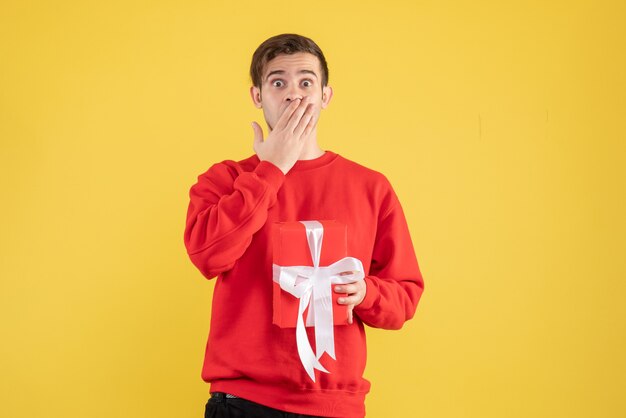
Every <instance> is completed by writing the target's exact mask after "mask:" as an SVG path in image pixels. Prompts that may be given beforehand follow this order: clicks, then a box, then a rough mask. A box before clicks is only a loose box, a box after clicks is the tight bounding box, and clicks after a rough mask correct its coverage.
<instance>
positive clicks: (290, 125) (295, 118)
mask: <svg viewBox="0 0 626 418" xmlns="http://www.w3.org/2000/svg"><path fill="white" fill-rule="evenodd" d="M309 103H310V102H309V98H308V97H305V98H304V99H302V102H300V105H299V106H298V108H297V109H296V110H295V111H294V112H293V113H292V114H291V117H290V118H289V122H287V126H286V127H285V128H286V129H289V131H291V132H294V131H295V130H296V126H297V125H298V123H300V119H302V115H303V114H304V112H305V111H306V110H307V108H308V107H309Z"/></svg>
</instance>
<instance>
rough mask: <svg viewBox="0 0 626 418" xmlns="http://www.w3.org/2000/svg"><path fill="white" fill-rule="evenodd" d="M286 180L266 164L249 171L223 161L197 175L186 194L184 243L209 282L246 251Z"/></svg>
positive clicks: (264, 162)
mask: <svg viewBox="0 0 626 418" xmlns="http://www.w3.org/2000/svg"><path fill="white" fill-rule="evenodd" d="M284 179H285V175H284V173H283V172H282V171H281V170H280V169H279V168H278V167H277V166H275V165H274V164H272V163H270V162H268V161H261V162H259V164H258V165H257V166H256V168H255V169H254V171H250V172H245V171H244V172H241V171H240V169H239V167H238V166H236V163H234V162H229V161H224V162H222V163H218V164H214V165H213V166H212V167H211V168H209V170H208V171H207V172H206V173H203V174H201V175H200V176H198V181H197V183H195V184H194V185H193V186H191V189H190V190H189V198H190V201H189V207H188V210H187V220H186V224H185V233H184V242H185V247H186V249H187V254H188V255H189V258H190V259H191V261H192V263H193V264H194V265H195V266H196V267H197V268H198V269H199V270H200V272H202V274H203V275H204V276H205V277H206V278H207V279H211V278H213V277H215V276H217V275H218V274H219V273H221V272H224V271H227V270H230V269H231V268H232V267H233V266H234V265H235V262H236V261H237V260H238V259H239V258H241V256H242V255H243V254H244V253H245V251H246V249H247V248H248V246H249V245H250V243H251V242H252V236H253V235H254V233H255V232H257V231H258V230H259V229H261V227H262V226H263V225H264V224H265V222H266V220H267V214H268V209H269V208H271V207H272V206H273V205H274V204H275V203H276V199H277V193H278V190H279V189H280V187H281V186H282V184H283V182H284Z"/></svg>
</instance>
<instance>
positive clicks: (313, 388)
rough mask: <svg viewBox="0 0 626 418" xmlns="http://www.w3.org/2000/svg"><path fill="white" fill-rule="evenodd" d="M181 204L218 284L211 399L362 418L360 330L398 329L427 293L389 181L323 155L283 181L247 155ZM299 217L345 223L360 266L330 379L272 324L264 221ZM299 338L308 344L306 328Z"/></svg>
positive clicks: (217, 167)
mask: <svg viewBox="0 0 626 418" xmlns="http://www.w3.org/2000/svg"><path fill="white" fill-rule="evenodd" d="M189 196H190V199H191V200H190V203H189V209H188V212H187V221H186V227H185V234H184V241H185V246H186V248H187V252H188V254H189V257H190V258H191V261H192V262H193V264H194V265H195V266H196V267H197V268H198V269H199V270H200V272H202V274H203V275H204V277H206V278H207V279H211V278H213V277H216V276H217V281H216V283H215V289H214V292H213V307H212V315H211V326H210V332H209V337H208V341H207V345H206V353H205V358H204V365H203V368H202V379H203V380H204V381H206V382H210V383H211V392H226V393H231V394H233V395H237V396H240V397H242V398H246V399H248V400H251V401H253V402H257V403H260V404H263V405H267V406H269V407H272V408H276V409H281V410H284V411H289V412H294V413H300V414H307V415H319V416H327V417H359V418H360V417H363V416H364V415H365V404H364V401H365V395H366V394H367V393H368V392H369V389H370V382H369V381H368V380H366V379H364V378H363V371H364V369H365V360H366V346H365V330H364V326H363V324H366V325H369V326H371V327H376V328H385V329H399V328H401V327H402V325H403V324H404V322H405V321H407V320H408V319H411V318H412V317H413V315H414V313H415V310H416V307H417V304H418V301H419V299H420V297H421V295H422V292H423V290H424V282H423V279H422V275H421V273H420V269H419V267H418V263H417V259H416V257H415V251H414V249H413V244H412V242H411V237H410V235H409V230H408V228H407V224H406V220H405V217H404V213H403V211H402V207H401V206H400V202H399V201H398V198H397V196H396V194H395V193H394V191H393V189H392V187H391V185H390V183H389V181H388V180H387V179H386V177H385V176H383V175H382V174H380V173H379V172H376V171H374V170H371V169H368V168H366V167H364V166H361V165H359V164H357V163H355V162H352V161H350V160H348V159H346V158H344V157H342V156H341V155H338V154H336V153H334V152H332V151H326V152H325V153H324V154H323V155H322V156H321V157H318V158H315V159H312V160H298V161H297V162H296V164H295V166H294V167H293V168H292V169H291V170H290V171H289V172H288V173H287V175H285V174H283V172H282V171H281V170H280V169H279V168H278V167H277V166H275V165H274V164H272V163H270V162H268V161H260V160H259V158H258V157H257V155H256V154H254V155H252V156H251V157H249V158H246V159H245V160H242V161H239V162H235V161H231V160H226V161H223V162H221V163H217V164H214V165H213V166H211V167H210V168H209V169H208V170H207V171H206V172H205V173H203V174H201V175H199V176H198V181H197V183H196V184H194V185H193V186H192V187H191V189H190V191H189ZM300 220H337V221H340V222H343V223H345V224H346V225H347V228H348V256H350V257H355V258H358V259H359V260H361V262H362V263H363V267H364V271H365V283H366V285H367V293H366V296H365V299H364V300H363V302H362V303H361V304H360V305H358V306H356V307H355V309H354V313H355V320H354V321H353V323H352V324H351V325H339V326H335V350H336V358H337V360H336V361H334V360H332V359H331V358H325V357H322V359H321V360H322V364H323V365H324V366H325V367H326V369H327V370H328V371H329V372H330V373H329V374H327V373H323V372H319V371H317V370H316V371H315V373H316V382H313V381H312V380H311V379H310V378H309V377H308V375H307V374H306V371H305V370H304V368H303V367H302V363H301V362H300V359H299V356H298V352H297V347H296V337H295V328H279V327H278V326H276V325H273V324H272V283H273V280H272V245H271V243H270V242H269V239H270V233H271V225H272V223H274V222H285V221H300ZM307 333H308V335H309V340H310V341H312V342H313V341H314V330H313V328H310V327H307ZM312 344H313V343H312ZM325 356H326V354H325Z"/></svg>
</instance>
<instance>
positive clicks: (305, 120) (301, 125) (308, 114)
mask: <svg viewBox="0 0 626 418" xmlns="http://www.w3.org/2000/svg"><path fill="white" fill-rule="evenodd" d="M314 113H315V106H313V103H311V104H310V105H309V106H308V108H307V109H306V111H305V112H304V114H303V115H302V118H301V119H300V122H298V125H297V126H296V128H295V129H294V131H293V134H294V135H295V136H296V138H300V137H301V136H302V134H303V133H304V130H305V129H306V127H307V126H308V124H309V121H310V120H311V118H312V117H313V114H314Z"/></svg>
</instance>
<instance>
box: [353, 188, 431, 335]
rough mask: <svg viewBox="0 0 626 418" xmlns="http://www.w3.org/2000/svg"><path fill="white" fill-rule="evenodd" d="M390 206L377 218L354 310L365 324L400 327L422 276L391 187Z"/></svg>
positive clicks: (410, 314)
mask: <svg viewBox="0 0 626 418" xmlns="http://www.w3.org/2000/svg"><path fill="white" fill-rule="evenodd" d="M389 197H390V199H389V201H390V208H389V209H388V210H387V211H386V212H383V213H382V214H381V215H382V216H380V218H379V220H378V227H377V231H376V240H375V243H374V249H373V253H372V262H371V265H370V271H369V274H368V275H366V276H365V283H366V286H367V288H366V294H365V299H363V301H362V302H361V303H360V304H359V305H357V306H355V307H354V313H355V314H356V315H357V316H358V317H359V319H361V321H363V322H364V323H365V324H367V325H369V326H371V327H375V328H383V329H400V328H402V326H403V325H404V322H406V321H407V320H409V319H411V318H413V316H414V314H415V310H416V309H417V304H418V302H419V300H420V298H421V296H422V293H423V291H424V280H423V278H422V274H421V272H420V268H419V265H418V262H417V258H416V256H415V250H414V248H413V242H412V241H411V236H410V234H409V229H408V226H407V223H406V219H405V217H404V212H403V210H402V206H401V205H400V202H399V200H398V198H397V196H396V194H395V193H394V191H393V189H391V188H390V195H389Z"/></svg>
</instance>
